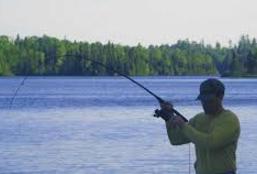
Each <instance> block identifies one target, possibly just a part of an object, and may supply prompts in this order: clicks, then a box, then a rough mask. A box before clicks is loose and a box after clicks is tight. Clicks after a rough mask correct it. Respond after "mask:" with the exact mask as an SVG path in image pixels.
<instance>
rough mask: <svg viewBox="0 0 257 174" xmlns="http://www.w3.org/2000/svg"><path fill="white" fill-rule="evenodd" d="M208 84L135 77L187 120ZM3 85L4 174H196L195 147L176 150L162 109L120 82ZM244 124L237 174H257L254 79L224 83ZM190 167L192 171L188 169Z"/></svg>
mask: <svg viewBox="0 0 257 174" xmlns="http://www.w3.org/2000/svg"><path fill="white" fill-rule="evenodd" d="M206 78H208V77H134V79H135V80H137V81H138V82H140V83H142V84H143V85H145V86H146V87H147V88H149V89H150V90H152V91H153V92H154V93H156V94H157V95H158V96H160V97H162V98H164V99H165V100H168V101H172V102H173V104H174V106H175V108H176V109H177V110H179V111H180V112H181V113H182V114H183V115H185V117H187V118H188V119H189V118H191V117H193V116H194V115H195V114H197V113H199V112H201V111H202V108H201V105H200V103H199V101H195V98H196V97H197V95H198V92H199V85H200V83H201V82H202V81H203V80H205V79H206ZM22 80H23V77H1V78H0V108H1V110H0V115H1V121H0V173H1V174H5V173H6V174H7V173H8V174H10V173H15V174H16V173H17V174H18V173H19V174H22V173H24V174H25V173H26V174H27V173H31V174H32V173H37V174H56V173H57V174H59V173H60V174H70V173H71V174H85V173H86V174H94V173H97V174H99V173H100V174H116V173H125V174H130V173H133V174H134V173H135V174H141V173H149V174H152V173H164V174H165V173H169V174H187V173H189V172H191V173H194V169H193V162H194V160H195V157H194V146H193V144H191V145H190V146H189V145H183V146H171V145H170V144H169V141H168V138H167V135H166V129H165V125H164V122H163V121H162V120H161V119H157V118H154V117H153V111H154V110H155V109H156V108H158V102H157V101H156V100H155V98H153V97H152V96H151V95H149V94H148V93H146V92H145V91H144V90H142V89H141V88H139V87H138V86H136V85H135V84H133V83H131V82H130V81H128V80H127V79H124V78H122V77H29V78H28V79H26V81H25V83H24V85H22V86H21V88H20V90H19V91H18V94H17V96H16V97H15V99H14V101H13V104H12V105H10V103H11V100H12V98H13V95H14V93H15V91H16V89H17V88H18V86H19V84H20V83H21V82H22ZM220 80H221V81H223V82H224V84H225V86H226V95H225V99H224V105H225V108H227V109H230V110H232V111H233V112H235V113H236V114H237V115H238V117H239V119H240V122H241V129H242V131H241V136H240V141H239V146H238V151H237V164H238V173H256V171H257V161H256V159H255V158H256V156H257V151H256V144H257V126H256V123H257V107H256V103H257V79H250V78H249V79H240V78H239V79H230V78H221V79H220ZM189 166H190V167H189Z"/></svg>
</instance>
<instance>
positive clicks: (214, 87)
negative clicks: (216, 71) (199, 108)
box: [196, 78, 225, 100]
mask: <svg viewBox="0 0 257 174" xmlns="http://www.w3.org/2000/svg"><path fill="white" fill-rule="evenodd" d="M224 92H225V86H224V84H223V83H222V82H221V81H220V80H218V79H216V78H209V79H207V80H205V81H203V82H202V83H201V85H200V94H199V95H198V97H197V98H196V100H210V99H212V98H213V97H216V96H222V97H223V96H224Z"/></svg>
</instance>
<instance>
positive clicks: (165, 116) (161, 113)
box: [153, 109, 174, 121]
mask: <svg viewBox="0 0 257 174" xmlns="http://www.w3.org/2000/svg"><path fill="white" fill-rule="evenodd" d="M153 116H154V117H156V118H159V117H161V118H162V119H164V120H165V121H168V120H169V119H170V118H171V117H173V116H174V113H173V112H170V111H167V110H164V109H155V111H154V115H153Z"/></svg>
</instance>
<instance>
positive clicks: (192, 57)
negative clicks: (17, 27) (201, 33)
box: [0, 35, 257, 76]
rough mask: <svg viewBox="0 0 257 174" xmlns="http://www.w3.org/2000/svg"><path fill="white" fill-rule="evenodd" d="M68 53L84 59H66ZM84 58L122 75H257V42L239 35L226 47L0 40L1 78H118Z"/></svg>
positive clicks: (184, 42)
mask: <svg viewBox="0 0 257 174" xmlns="http://www.w3.org/2000/svg"><path fill="white" fill-rule="evenodd" d="M67 54H72V55H80V56H65V55H67ZM85 58H90V59H93V60H96V61H99V62H101V63H103V64H106V65H107V66H110V67H113V68H114V69H116V70H118V71H120V72H121V73H124V74H127V75H132V76H135V75H137V76H146V75H178V76H179V75H220V76H257V43H256V39H255V38H249V36H247V35H243V36H241V38H240V39H239V41H238V43H236V44H235V45H232V43H231V42H230V44H229V46H228V47H222V46H221V44H220V43H218V42H217V43H216V45H215V46H212V45H208V44H204V42H200V43H197V42H193V41H191V42H190V41H189V40H178V41H177V42H176V43H175V44H171V45H168V44H166V45H159V46H155V45H150V46H148V47H144V46H142V45H140V44H138V45H137V46H127V45H120V44H114V43H111V42H108V43H106V44H102V43H100V42H95V43H89V42H80V41H69V40H66V39H62V40H60V39H57V38H54V37H49V36H46V35H44V36H42V37H38V36H30V37H24V38H20V36H19V35H17V36H16V38H11V37H8V36H4V35H2V36H0V75H1V76H9V75H31V76H39V75H40V76H41V75H85V76H105V75H115V74H114V73H112V72H108V71H107V70H106V69H105V68H103V67H101V66H99V65H97V64H94V63H92V62H90V61H88V60H86V59H85Z"/></svg>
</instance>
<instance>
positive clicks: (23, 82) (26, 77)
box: [9, 76, 28, 109]
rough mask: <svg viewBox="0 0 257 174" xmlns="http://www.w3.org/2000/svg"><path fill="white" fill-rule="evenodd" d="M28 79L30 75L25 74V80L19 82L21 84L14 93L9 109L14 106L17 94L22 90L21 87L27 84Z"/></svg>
mask: <svg viewBox="0 0 257 174" xmlns="http://www.w3.org/2000/svg"><path fill="white" fill-rule="evenodd" d="M27 79H28V76H24V78H23V80H22V81H21V83H20V84H19V86H18V87H17V88H16V90H15V92H14V94H13V97H12V98H11V101H10V103H9V109H12V106H13V102H14V100H15V98H16V96H17V95H18V92H19V90H20V88H21V87H22V86H23V85H24V84H25V81H26V80H27Z"/></svg>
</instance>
